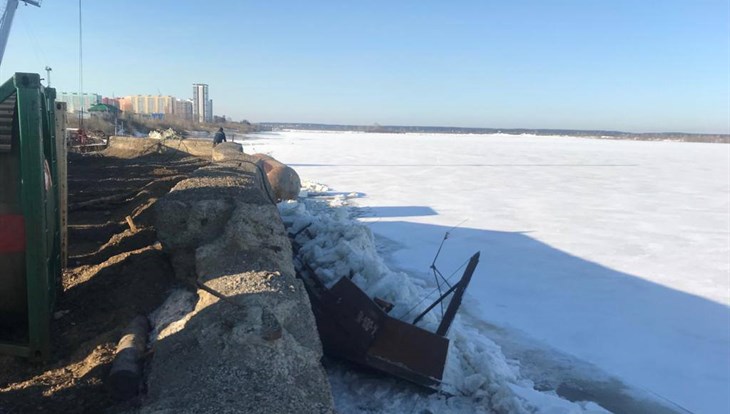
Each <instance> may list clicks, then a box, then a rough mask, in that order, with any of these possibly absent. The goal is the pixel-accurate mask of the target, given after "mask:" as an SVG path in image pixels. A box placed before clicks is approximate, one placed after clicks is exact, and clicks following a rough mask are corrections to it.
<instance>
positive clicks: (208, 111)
mask: <svg viewBox="0 0 730 414" xmlns="http://www.w3.org/2000/svg"><path fill="white" fill-rule="evenodd" d="M205 122H208V123H210V122H213V100H212V99H208V104H207V105H206V106H205Z"/></svg>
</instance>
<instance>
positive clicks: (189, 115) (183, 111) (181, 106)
mask: <svg viewBox="0 0 730 414" xmlns="http://www.w3.org/2000/svg"><path fill="white" fill-rule="evenodd" d="M173 112H174V114H175V117H176V118H180V119H186V120H192V119H193V101H191V100H189V99H188V100H183V99H175V107H174V111H173Z"/></svg>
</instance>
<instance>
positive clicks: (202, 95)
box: [193, 83, 213, 122]
mask: <svg viewBox="0 0 730 414" xmlns="http://www.w3.org/2000/svg"><path fill="white" fill-rule="evenodd" d="M193 119H194V120H195V121H196V122H212V121H213V101H212V100H210V99H209V98H208V85H207V84H205V83H194V84H193Z"/></svg>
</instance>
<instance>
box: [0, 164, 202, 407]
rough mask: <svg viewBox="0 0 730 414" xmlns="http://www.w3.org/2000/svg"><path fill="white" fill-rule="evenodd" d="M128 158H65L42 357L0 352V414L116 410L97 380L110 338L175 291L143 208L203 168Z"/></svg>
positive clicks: (107, 361) (106, 364)
mask: <svg viewBox="0 0 730 414" xmlns="http://www.w3.org/2000/svg"><path fill="white" fill-rule="evenodd" d="M134 155H137V154H134V153H125V152H120V151H117V152H113V151H112V150H107V151H106V152H105V153H103V154H85V155H80V154H69V163H68V164H69V165H68V172H69V178H68V184H69V259H68V268H67V269H66V270H65V271H64V273H63V280H62V289H63V293H61V294H60V295H59V299H58V301H57V303H56V307H55V315H54V320H53V322H52V341H53V351H52V357H51V360H50V361H49V362H48V363H46V364H43V365H40V364H33V363H30V362H28V361H26V360H24V359H22V358H16V357H9V356H4V355H0V414H11V413H13V414H15V413H37V412H40V413H99V412H104V411H117V410H118V409H120V408H124V407H125V406H123V405H119V403H118V402H117V401H115V400H114V398H113V397H112V395H111V393H110V392H109V389H108V388H107V386H106V385H105V383H104V381H105V378H106V376H107V374H108V371H109V369H110V367H111V361H112V357H113V354H114V350H115V347H116V343H117V341H118V340H119V339H120V336H121V335H120V333H121V331H122V329H123V328H124V327H125V326H127V324H128V323H129V322H130V321H131V320H132V319H133V318H134V317H135V316H136V315H138V314H149V313H150V312H151V311H152V310H154V309H155V308H157V307H158V306H159V305H160V304H161V303H162V301H163V300H164V299H165V296H166V292H168V291H169V290H170V289H171V288H173V287H174V286H175V284H176V280H175V278H174V273H173V270H172V267H171V265H170V263H169V259H168V258H167V256H166V255H165V254H164V253H163V252H162V251H161V250H160V246H159V244H158V243H157V241H156V233H155V230H154V228H153V227H152V209H151V206H152V205H153V204H154V202H155V200H156V199H157V198H159V197H161V196H162V195H164V194H165V193H167V192H168V191H169V190H170V189H171V188H172V187H173V186H174V185H175V184H176V183H177V182H178V181H180V180H182V179H184V178H186V176H187V175H189V174H190V173H191V172H192V171H194V170H195V169H197V168H198V167H200V166H203V165H206V164H207V161H205V160H201V159H199V158H195V157H191V156H188V155H187V154H184V153H180V152H177V151H173V150H168V151H166V152H164V153H161V154H159V153H151V154H146V155H141V156H134ZM127 216H129V217H130V218H131V219H132V223H133V225H134V227H135V228H136V229H135V230H136V231H133V230H131V229H130V225H129V224H128V222H127V220H126V217H127ZM126 404H130V403H126ZM131 404H134V402H132V403H131Z"/></svg>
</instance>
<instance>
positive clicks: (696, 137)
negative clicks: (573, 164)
mask: <svg viewBox="0 0 730 414" xmlns="http://www.w3.org/2000/svg"><path fill="white" fill-rule="evenodd" d="M256 125H257V126H258V129H259V131H276V130H283V129H297V130H305V131H350V132H372V133H391V134H405V133H431V134H507V135H525V134H530V135H538V136H555V135H561V136H569V137H580V138H598V139H617V140H632V141H677V142H707V143H722V144H730V134H692V133H686V132H642V133H635V132H622V131H602V130H575V129H526V128H462V127H440V126H400V125H336V124H309V123H288V122H261V123H258V124H256Z"/></svg>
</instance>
